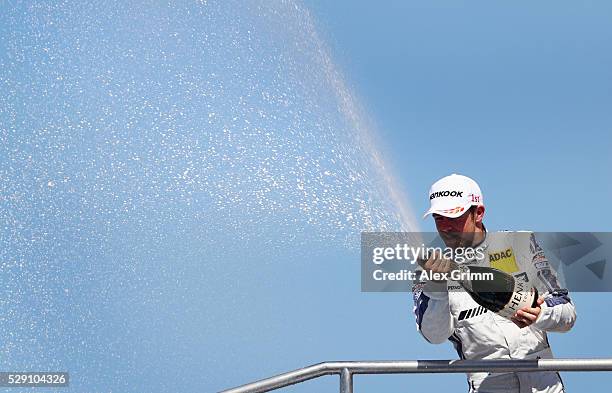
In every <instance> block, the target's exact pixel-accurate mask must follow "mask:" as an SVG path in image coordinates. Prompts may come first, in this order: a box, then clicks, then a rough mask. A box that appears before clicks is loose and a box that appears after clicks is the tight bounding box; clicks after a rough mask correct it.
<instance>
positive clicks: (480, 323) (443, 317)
mask: <svg viewBox="0 0 612 393" xmlns="http://www.w3.org/2000/svg"><path fill="white" fill-rule="evenodd" d="M478 247H482V248H483V251H484V252H483V254H484V258H482V254H481V255H480V256H481V258H480V259H477V258H474V259H472V260H469V261H468V262H467V263H468V264H470V265H480V266H490V267H493V268H497V269H500V270H503V271H506V272H508V273H513V272H519V271H520V272H522V271H525V272H527V274H528V277H529V280H530V282H531V283H532V284H533V286H534V287H536V288H537V290H538V292H539V294H540V296H545V303H543V304H542V306H541V308H542V310H541V312H540V315H539V316H538V319H537V320H536V321H535V322H534V323H533V324H532V325H530V326H527V327H524V328H522V329H521V328H519V327H518V326H517V325H516V324H514V323H513V322H512V321H510V320H508V319H506V318H503V317H501V316H499V315H497V314H495V313H493V312H491V311H489V310H487V309H485V308H483V307H481V306H479V305H478V304H477V303H476V302H475V301H474V300H473V299H472V298H471V297H470V295H469V294H468V293H467V292H466V291H465V290H464V289H463V288H462V287H460V285H459V284H458V283H457V282H455V281H450V280H449V281H448V282H444V283H440V282H433V281H430V282H418V283H416V284H415V285H414V288H413V294H414V304H415V306H414V312H415V315H416V323H417V329H418V331H419V332H421V334H422V335H423V337H425V339H426V340H427V341H429V342H431V343H434V344H440V343H443V342H445V341H446V340H449V341H451V342H452V343H453V345H454V346H455V349H456V350H457V353H458V354H459V357H460V358H461V359H478V360H480V359H540V358H541V359H547V358H552V357H553V355H552V352H551V349H550V346H549V344H548V338H547V336H546V333H547V332H566V331H568V330H569V329H571V328H572V326H573V325H574V322H575V320H576V311H575V308H574V305H573V304H572V302H571V300H570V298H569V296H568V292H567V290H564V289H561V288H560V286H559V284H558V282H557V279H556V275H555V272H554V271H553V270H552V267H551V266H550V264H549V263H548V260H547V259H546V257H545V255H544V252H543V251H542V249H541V248H540V246H539V245H538V243H537V242H536V239H535V236H534V235H533V233H531V232H499V233H494V234H487V235H486V237H485V240H484V242H482V243H481V244H480V245H479V246H478ZM468 384H469V387H470V392H474V393H475V392H480V393H485V392H497V391H504V392H520V393H523V392H529V393H532V392H563V391H564V390H563V383H562V381H561V378H560V376H559V374H558V373H557V372H550V371H548V372H521V373H496V374H492V373H470V374H468Z"/></svg>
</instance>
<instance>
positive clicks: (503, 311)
mask: <svg viewBox="0 0 612 393" xmlns="http://www.w3.org/2000/svg"><path fill="white" fill-rule="evenodd" d="M453 268H454V269H453V270H459V272H460V275H459V277H466V278H465V279H461V280H459V284H461V286H462V287H463V288H465V290H466V291H467V293H468V294H469V295H470V296H471V297H472V299H474V301H475V302H476V303H478V304H479V305H481V306H482V307H484V308H486V309H488V310H491V311H493V312H495V313H496V314H498V315H501V316H502V317H504V318H507V319H510V318H512V317H513V316H514V314H516V312H517V311H518V310H519V309H521V308H523V307H536V306H537V301H538V290H537V289H536V288H534V287H533V285H532V284H531V282H530V281H529V277H528V276H527V273H526V272H517V273H514V274H508V273H506V272H504V271H501V270H498V269H495V268H492V267H485V266H468V265H461V266H457V265H456V264H454V266H453ZM474 273H480V276H481V277H486V276H484V274H486V273H490V276H492V277H493V279H492V280H489V279H470V278H469V277H470V276H471V277H478V274H476V275H474Z"/></svg>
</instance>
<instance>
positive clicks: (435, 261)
mask: <svg viewBox="0 0 612 393" xmlns="http://www.w3.org/2000/svg"><path fill="white" fill-rule="evenodd" d="M451 264H452V262H451V260H450V259H446V258H444V257H443V256H442V253H441V252H438V250H436V251H434V252H433V253H432V254H431V256H430V257H429V259H428V260H427V261H420V262H419V265H421V267H423V269H425V270H427V271H428V272H429V274H430V275H431V273H450V272H451V271H452V270H453V269H452V268H451Z"/></svg>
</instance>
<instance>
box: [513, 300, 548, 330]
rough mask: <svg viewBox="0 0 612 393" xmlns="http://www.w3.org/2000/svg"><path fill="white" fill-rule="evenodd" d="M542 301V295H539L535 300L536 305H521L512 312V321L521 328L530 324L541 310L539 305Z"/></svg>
mask: <svg viewBox="0 0 612 393" xmlns="http://www.w3.org/2000/svg"><path fill="white" fill-rule="evenodd" d="M542 303H544V297H540V298H539V299H538V301H537V304H538V306H537V307H523V308H521V309H520V310H518V311H517V312H516V314H514V316H513V317H512V318H511V320H512V322H514V323H515V324H516V325H517V326H518V327H520V328H521V329H522V328H524V327H526V326H529V325H531V324H532V323H534V322H535V321H536V320H537V319H538V315H540V312H541V311H542V308H541V307H540V306H541V305H542Z"/></svg>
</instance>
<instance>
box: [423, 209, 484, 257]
mask: <svg viewBox="0 0 612 393" xmlns="http://www.w3.org/2000/svg"><path fill="white" fill-rule="evenodd" d="M478 213H479V211H478V209H468V211H467V212H465V213H463V215H462V216H459V217H456V218H448V217H444V216H441V215H439V214H434V215H433V218H434V220H435V222H436V229H437V230H438V233H439V234H440V237H441V238H442V240H444V243H445V244H446V246H447V247H452V248H457V247H469V246H471V245H472V244H473V241H474V233H475V232H477V231H478V230H477V226H476V223H477V217H478Z"/></svg>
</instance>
